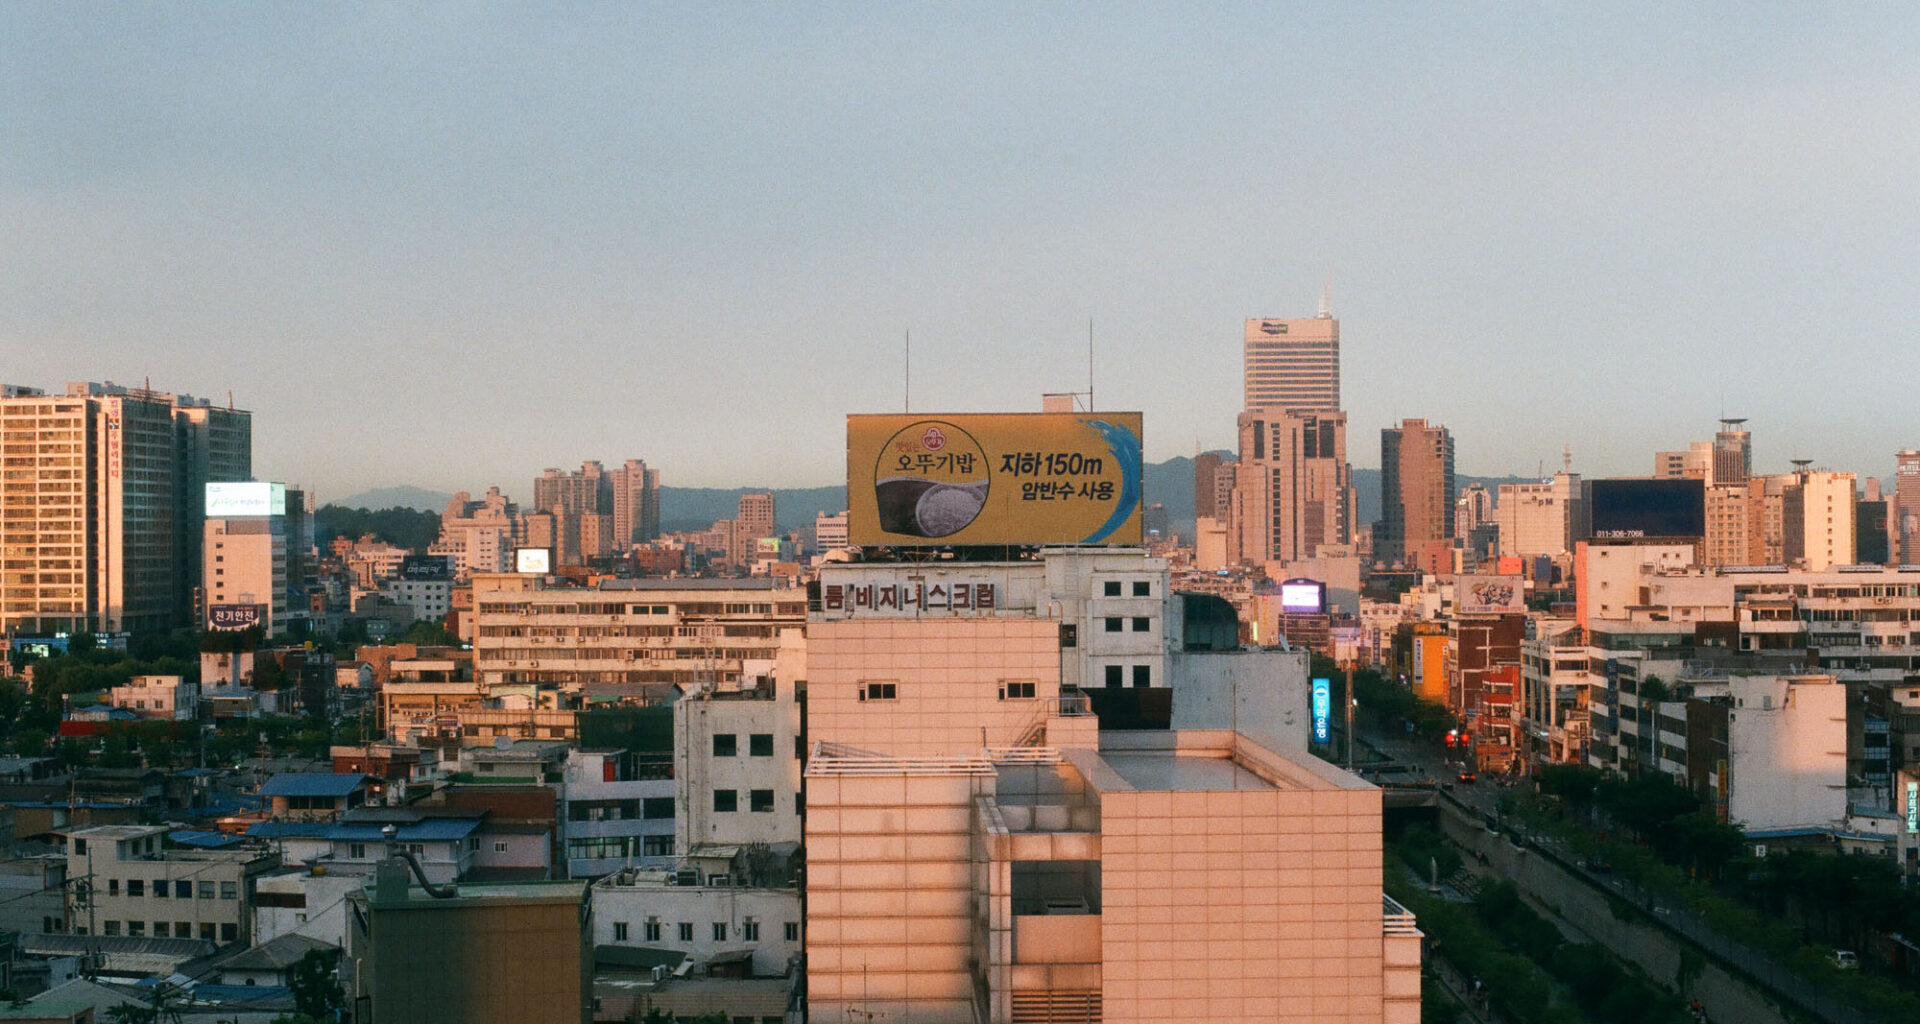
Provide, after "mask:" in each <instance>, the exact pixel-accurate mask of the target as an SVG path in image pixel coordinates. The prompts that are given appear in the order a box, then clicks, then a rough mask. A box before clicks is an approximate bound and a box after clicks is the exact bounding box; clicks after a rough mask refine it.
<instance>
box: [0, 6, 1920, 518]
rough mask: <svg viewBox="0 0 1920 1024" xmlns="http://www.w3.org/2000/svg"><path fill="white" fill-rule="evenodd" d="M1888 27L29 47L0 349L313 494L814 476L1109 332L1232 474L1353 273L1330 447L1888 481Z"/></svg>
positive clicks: (1, 71) (1023, 397)
mask: <svg viewBox="0 0 1920 1024" xmlns="http://www.w3.org/2000/svg"><path fill="white" fill-rule="evenodd" d="M1911 17H1912V16H1911V15H1905V16H1900V20H1907V21H1910V20H1911ZM1849 19H1851V20H1849ZM1894 20H1895V16H1876V15H1867V14H1853V13H1850V12H1839V13H1837V14H1832V13H1829V14H1820V15H1813V14H1806V15H1801V14H1796V13H1793V12H1786V11H1781V12H1773V13H1771V14H1770V15H1769V16H1767V17H1762V18H1755V17H1752V16H1750V15H1747V14H1744V13H1743V14H1741V15H1739V16H1736V15H1734V14H1731V13H1729V14H1725V15H1715V14H1712V13H1693V12H1676V11H1672V10H1668V9H1664V8H1661V9H1658V14H1657V16H1655V17H1653V19H1652V21H1651V22H1650V21H1649V20H1648V18H1647V17H1642V16H1639V15H1636V14H1634V13H1632V12H1622V11H1616V10H1610V11H1606V12H1600V11H1581V12H1571V13H1552V14H1533V15H1529V16H1525V17H1520V16H1508V17H1501V16H1498V15H1475V14H1465V15H1452V16H1447V15H1434V14H1419V15H1410V14H1393V13H1382V12H1370V11H1351V10H1345V9H1341V8H1337V7H1336V8H1329V9H1323V10H1302V11H1299V12H1289V13H1285V14H1277V13H1272V12H1257V13H1250V14H1246V15H1244V16H1240V17H1229V16H1222V17H1220V18H1217V19H1211V20H1210V23H1209V24H1207V25H1200V24H1196V23H1192V22H1191V21H1190V20H1189V19H1183V18H1181V17H1180V16H1178V15H1174V14H1171V13H1168V14H1155V13H1153V12H1134V13H1133V14H1131V15H1130V16H1129V17H1125V18H1120V17H1114V18H1108V19H1104V20H1103V19H1095V18H1091V17H1089V18H1085V19H1072V18H1069V17H1068V16H1067V15H1065V14H1064V13H1061V12H1050V11H1011V12H1007V11H1003V12H999V13H998V14H995V13H990V12H964V13H960V14H947V15H942V14H936V13H933V12H896V13H893V14H885V13H876V12H871V11H857V12H856V11H854V10H853V9H845V10H841V11H834V10H825V11H818V10H816V11H811V12H794V11H746V12H741V11H731V12H706V11H698V10H693V9H674V8H646V9H637V8H635V9H629V8H613V9H605V8H601V9H594V8H578V7H558V8H547V9H539V10H520V11H485V10H476V11H452V12H442V13H441V14H439V15H436V16H424V15H418V14H413V13H407V12H398V13H396V12H393V11H381V10H378V9H375V8H353V9H331V10H319V11H299V10H280V9H253V8H245V7H220V6H206V7H195V8H191V9H185V10H179V11H170V12H167V13H166V15H165V16H161V15H160V14H157V13H149V12H140V11H131V10H124V9H117V8H93V9H79V10H74V9H70V8H57V9H56V8H33V7H25V8H11V9H8V10H7V11H5V12H4V13H0V28H4V31H0V87H4V88H6V89H7V91H8V93H9V95H13V96H18V97H24V99H23V100H22V102H20V103H19V104H17V105H16V106H14V108H13V109H12V110H11V111H10V113H9V115H8V116H7V117H6V118H5V119H4V120H0V182H4V183H5V184H4V185H0V224H5V225H6V230H5V231H4V232H3V233H4V235H5V236H6V237H7V238H8V240H9V244H7V245H5V246H0V267H4V269H5V270H6V273H5V274H4V275H0V279H3V280H4V281H5V282H6V283H5V284H0V289H3V290H0V296H4V301H0V356H4V358H5V360H6V364H7V367H8V382H9V383H19V384H25V385H30V386H35V387H43V388H47V389H49V390H59V389H61V388H63V386H64V384H65V383H66V382H67V381H69V380H101V379H106V378H111V379H113V380H115V381H117V382H119V383H121V384H123V385H137V384H138V383H139V382H140V381H141V380H142V379H145V378H151V379H153V380H154V381H156V382H160V381H164V382H165V386H167V387H171V388H177V389H181V390H185V391H190V392H193V393H195V394H205V395H214V396H222V397H223V396H224V395H225V394H226V393H227V392H228V391H232V392H233V393H234V395H235V400H236V403H237V404H238V405H239V406H240V407H242V408H247V409H252V410H254V411H255V412H258V413H260V414H261V429H260V435H259V437H258V438H257V456H258V461H259V465H260V473H261V475H263V476H266V477H269V478H272V479H283V480H288V481H290V482H296V483H302V484H305V485H306V486H308V487H309V488H311V489H312V490H313V491H314V492H315V493H317V494H319V495H320V496H321V497H322V498H323V499H324V497H325V496H326V495H329V494H334V495H340V494H349V493H355V492H359V491H362V490H366V489H368V488H374V487H381V486H390V485H397V484H413V485H416V486H422V487H429V488H434V489H440V490H458V489H465V490H470V491H476V492H477V491H478V490H481V489H484V487H485V486H487V485H488V484H494V483H498V484H502V485H504V486H507V487H509V489H511V488H512V487H513V486H516V484H515V482H516V481H520V480H524V479H529V478H530V477H531V476H533V475H535V474H537V473H538V471H539V470H540V469H541V468H544V467H545V466H548V465H553V464H556V463H563V464H564V463H567V462H568V461H570V460H576V459H578V458H580V457H583V456H588V455H591V454H592V453H595V452H618V451H638V452H645V453H647V454H648V456H649V458H651V459H657V460H658V462H659V463H660V468H661V469H662V477H663V483H665V484H668V485H672V486H723V485H731V484H752V485H772V486H780V487H787V486H806V485H822V484H828V483H832V482H835V481H837V480H838V478H839V475H840V474H839V472H838V470H837V468H836V466H837V463H838V461H839V457H840V452H841V449H842V445H843V435H842V432H841V431H842V426H841V424H842V416H843V415H844V414H845V413H847V412H874V411H890V410H893V409H897V408H899V407H900V404H901V399H902V394H901V391H902V387H901V385H902V377H903V376H904V374H903V370H904V367H903V366H902V357H903V356H904V351H903V349H904V345H903V342H904V339H905V335H906V334H907V332H909V331H911V333H912V338H913V346H912V347H913V380H914V386H913V403H912V404H913V407H914V408H915V409H917V410H925V411H965V410H998V409H1033V408H1037V407H1038V404H1039V394H1040V393H1041V392H1042V391H1064V390H1074V389H1079V388H1082V387H1084V385H1085V383H1086V376H1087V360H1086V341H1087V330H1088V319H1089V318H1091V319H1092V321H1093V334H1094V337H1095V339H1096V346H1097V356H1096V360H1095V365H1094V368H1093V373H1094V381H1093V383H1094V386H1095V389H1096V394H1097V396H1098V397H1099V404H1100V405H1101V406H1102V407H1104V408H1109V409H1139V410H1141V411H1142V412H1144V413H1145V414H1146V436H1145V441H1146V455H1147V457H1148V459H1150V460H1153V461H1159V460H1162V459H1165V458H1168V457H1170V456H1174V455H1190V454H1192V453H1193V451H1194V450H1195V449H1196V448H1205V449H1222V448H1230V447H1232V445H1233V439H1234V429H1235V426H1234V417H1235V414H1236V413H1237V412H1238V411H1239V410H1238V406H1239V403H1240V395H1239V388H1238V386H1237V384H1238V381H1239V377H1238V374H1239V370H1240V365H1239V362H1240V361H1239V359H1238V358H1237V356H1238V350H1237V348H1238V347H1237V344H1236V342H1237V341H1239V340H1240V339H1238V338H1236V330H1238V329H1239V328H1238V326H1237V325H1241V324H1243V323H1244V321H1245V320H1246V319H1248V318H1258V317H1287V318H1301V317H1310V316H1312V315H1313V314H1314V312H1315V308H1316V299H1317V296H1318V295H1319V293H1320V290H1321V288H1322V286H1323V285H1324V284H1326V283H1328V282H1329V281H1330V282H1331V286H1332V287H1331V291H1332V299H1333V303H1332V309H1333V312H1334V314H1335V315H1336V316H1338V317H1339V318H1340V319H1342V320H1343V321H1344V330H1343V335H1344V336H1343V338H1342V342H1343V349H1344V351H1343V356H1344V359H1345V371H1344V380H1343V385H1344V390H1345V396H1344V398H1343V402H1344V404H1345V406H1346V407H1347V410H1348V413H1349V416H1350V429H1351V430H1352V431H1354V432H1355V433H1354V434H1353V436H1354V437H1356V438H1362V437H1370V436H1371V435H1372V433H1373V432H1374V431H1376V430H1378V429H1381V428H1383V427H1389V426H1391V425H1393V424H1394V423H1397V422H1399V421H1400V420H1401V419H1402V418H1405V417H1425V418H1427V419H1428V420H1429V421H1433V422H1440V423H1445V424H1447V425H1448V427H1449V429H1450V430H1451V431H1452V432H1453V434H1454V436H1455V437H1456V438H1457V440H1458V449H1459V457H1460V470H1461V472H1462V473H1468V474H1476V475H1497V474H1502V473H1528V472H1531V471H1532V470H1533V468H1534V467H1535V466H1536V465H1538V464H1541V463H1545V465H1546V466H1547V467H1548V468H1552V467H1553V466H1554V465H1556V464H1557V462H1558V455H1559V453H1560V450H1561V448H1562V446H1563V445H1567V444H1572V446H1573V448H1574V462H1575V467H1576V468H1577V469H1579V470H1580V471H1581V472H1583V473H1585V474H1587V475H1645V474H1646V473H1648V472H1649V471H1650V468H1649V467H1650V459H1651V453H1652V452H1655V451H1660V450H1670V449H1674V448H1676V447H1681V446H1684V445H1685V444H1686V443H1687V442H1688V441H1690V440H1697V439H1701V438H1705V437H1708V436H1710V431H1711V429H1712V425H1713V422H1714V420H1716V419H1717V418H1718V417H1720V416H1721V415H1728V416H1742V417H1746V418H1748V419H1749V420H1750V421H1751V427H1752V429H1753V431H1754V434H1755V439H1754V440H1755V443H1754V448H1755V455H1756V458H1755V468H1756V472H1777V471H1781V470H1783V469H1784V468H1785V467H1786V463H1787V460H1789V459H1791V458H1796V457H1806V458H1811V459H1814V460H1815V462H1816V464H1819V465H1825V466H1832V467H1834V468H1837V469H1843V470H1849V471H1854V472H1858V473H1861V474H1870V475H1873V476H1876V477H1880V478H1882V479H1885V478H1887V477H1890V476H1891V475H1892V472H1893V463H1894V453H1895V452H1897V451H1899V450H1901V449H1905V448H1911V447H1913V446H1914V444H1915V442H1916V437H1915V435H1914V432H1913V428H1912V427H1911V425H1909V424H1903V423H1901V422H1898V420H1897V417H1890V416H1888V415H1886V414H1885V412H1884V410H1889V409H1891V410H1898V409H1900V408H1904V405H1903V404H1902V403H1903V400H1904V395H1903V393H1902V392H1901V391H1900V389H1899V382H1898V376H1899V375H1898V374H1890V373H1884V372H1880V370H1881V369H1882V368H1885V367H1888V366H1895V365H1898V364H1899V360H1900V358H1901V357H1902V355H1903V354H1904V350H1903V346H1902V344H1901V343H1902V341H1903V340H1904V338H1903V334H1904V329H1905V328H1907V327H1908V326H1909V323H1910V320H1911V316H1910V314H1908V313H1907V312H1906V310H1905V309H1904V308H1903V307H1902V305H1901V304H1900V303H1899V301H1898V298H1897V297H1898V296H1901V295H1907V294H1912V292H1913V288H1912V283H1913V282H1912V276H1913V273H1914V271H1913V270H1912V268H1911V263H1910V261H1909V260H1906V259H1905V258H1904V255H1903V254H1904V248H1905V246H1904V239H1905V238H1907V237H1909V236H1911V235H1912V234H1913V233H1914V229H1915V228H1916V227H1920V224H1916V223H1915V220H1916V214H1915V213H1914V212H1913V211H1912V210H1911V208H1910V207H1909V205H1908V204H1905V203H1904V202H1902V201H1901V197H1902V195H1903V192H1902V185H1903V183H1904V182H1905V181H1907V180H1911V178H1912V177H1913V175H1914V171H1915V170H1916V169H1917V168H1916V167H1915V163H1916V155H1915V154H1916V153H1917V152H1920V145H1916V143H1917V142H1920V137H1917V136H1916V132H1915V129H1914V128H1913V126H1912V125H1911V124H1910V123H1908V119H1906V118H1904V117H1902V116H1901V115H1899V114H1898V111H1899V110H1901V109H1905V108H1906V107H1908V106H1910V105H1911V103H1909V102H1902V100H1901V97H1903V96H1904V97H1907V98H1908V100H1912V99H1914V98H1916V97H1917V95H1920V72H1916V70H1915V69H1914V68H1913V67H1911V66H1910V64H1909V62H1906V61H1904V60H1903V58H1902V55H1901V54H1900V53H1899V52H1898V47H1897V46H1896V45H1895V44H1894V42H1893V40H1896V39H1899V38H1902V37H1903V36H1905V35H1906V33H1903V32H1901V31H1899V30H1898V28H1899V26H1898V25H1895V24H1891V22H1893V21H1894ZM1650 25H1651V26H1652V28H1653V29H1654V30H1651V31H1650V30H1649V29H1650ZM1262 40H1269V41H1277V42H1278V43H1279V44H1280V45H1279V49H1278V50H1273V49H1270V48H1266V47H1262V46H1261V45H1260V44H1261V41H1262ZM1787 52H1791V53H1796V54H1799V55H1801V59H1796V60H1794V61H1782V60H1780V58H1779V55H1780V54H1781V53H1787ZM1272 53H1280V54H1283V55H1284V59H1275V58H1272V57H1270V56H1269V55H1270V54H1272ZM1463 53H1464V54H1473V55H1474V59H1473V60H1471V61H1462V60H1460V59H1459V58H1460V55H1461V54H1463ZM1840 111H1845V115H1846V116H1844V117H1839V116H1836V114H1837V113H1838V112H1840ZM160 126H164V130H163V129H162V128H161V127H160ZM1169 368H1177V369H1178V371H1179V372H1178V374H1177V376H1175V377H1173V379H1170V375H1169ZM743 371H745V372H743ZM801 380H805V381H806V385H807V386H806V387H805V388H804V389H799V388H794V387H793V386H792V384H793V383H795V382H798V381H801ZM662 383H664V384H665V385H666V386H664V387H663V386H658V385H660V384H662ZM720 395H726V396H728V399H729V400H728V401H727V405H726V408H728V410H729V416H728V418H727V419H726V420H724V421H720V420H716V418H715V417H713V416H712V414H711V411H712V409H714V408H715V407H716V402H715V398H716V396H720ZM1839 398H1844V401H1836V399H1839ZM475 399H480V400H482V402H483V403H484V406H485V408H486V413H485V414H484V415H479V414H476V412H475V410H476V402H475ZM445 436H459V437H460V438H461V439H462V443H461V444H459V445H448V446H435V445H432V444H425V443H420V442H417V441H413V440H408V441H405V442H399V441H396V440H395V439H396V438H405V439H416V438H429V437H445ZM562 439H564V440H562ZM1359 452H1360V453H1361V454H1362V456H1363V458H1362V460H1361V461H1360V462H1359V463H1358V464H1359V465H1362V466H1366V465H1367V464H1368V462H1369V461H1370V459H1369V458H1368V456H1370V453H1371V446H1370V444H1362V445H1359Z"/></svg>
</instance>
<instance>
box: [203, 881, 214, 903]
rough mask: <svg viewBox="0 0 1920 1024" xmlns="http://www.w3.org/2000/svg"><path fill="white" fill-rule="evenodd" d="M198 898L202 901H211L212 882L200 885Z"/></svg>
mask: <svg viewBox="0 0 1920 1024" xmlns="http://www.w3.org/2000/svg"><path fill="white" fill-rule="evenodd" d="M200 898H201V899H203V900H210V899H213V883H212V882H201V883H200Z"/></svg>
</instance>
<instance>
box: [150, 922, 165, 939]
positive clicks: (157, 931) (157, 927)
mask: <svg viewBox="0 0 1920 1024" xmlns="http://www.w3.org/2000/svg"><path fill="white" fill-rule="evenodd" d="M168 931H169V928H168V925H167V922H165V921H155V922H153V937H154V938H156V939H164V938H166V937H167V934H168Z"/></svg>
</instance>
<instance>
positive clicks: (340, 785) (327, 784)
mask: <svg viewBox="0 0 1920 1024" xmlns="http://www.w3.org/2000/svg"><path fill="white" fill-rule="evenodd" d="M366 784H367V777H366V776H365V775H362V774H359V773H357V772H281V773H280V774H279V775H275V776H274V777H273V778H271V779H268V780H267V783H266V785H264V786H261V787H260V795H261V796H331V797H343V796H346V795H347V794H349V793H351V792H353V791H354V790H356V789H359V788H360V787H362V786H364V785H366Z"/></svg>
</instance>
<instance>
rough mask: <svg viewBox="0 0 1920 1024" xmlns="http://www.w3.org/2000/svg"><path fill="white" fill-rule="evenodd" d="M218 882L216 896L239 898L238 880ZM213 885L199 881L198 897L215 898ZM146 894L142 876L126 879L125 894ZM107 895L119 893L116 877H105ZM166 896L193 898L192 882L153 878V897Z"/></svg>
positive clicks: (161, 898)
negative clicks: (217, 894)
mask: <svg viewBox="0 0 1920 1024" xmlns="http://www.w3.org/2000/svg"><path fill="white" fill-rule="evenodd" d="M218 884H219V889H218V893H219V896H218V897H217V898H219V899H223V900H237V899H239V898H240V883H239V882H220V883H218ZM214 886H215V883H213V882H201V883H200V889H199V893H200V898H201V899H203V900H210V899H215V898H216V897H215V895H214V894H215V891H216V890H215V888H214ZM146 894H147V880H146V879H144V878H129V879H127V895H128V896H145V895H146ZM107 895H109V896H118V895H120V880H119V879H118V878H109V879H107ZM168 897H172V898H173V899H177V900H190V899H193V898H194V887H193V883H192V882H189V881H186V880H185V879H181V880H178V881H171V882H170V881H168V880H167V879H164V878H156V879H154V880H153V898H154V899H156V900H164V899H167V898H168Z"/></svg>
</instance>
